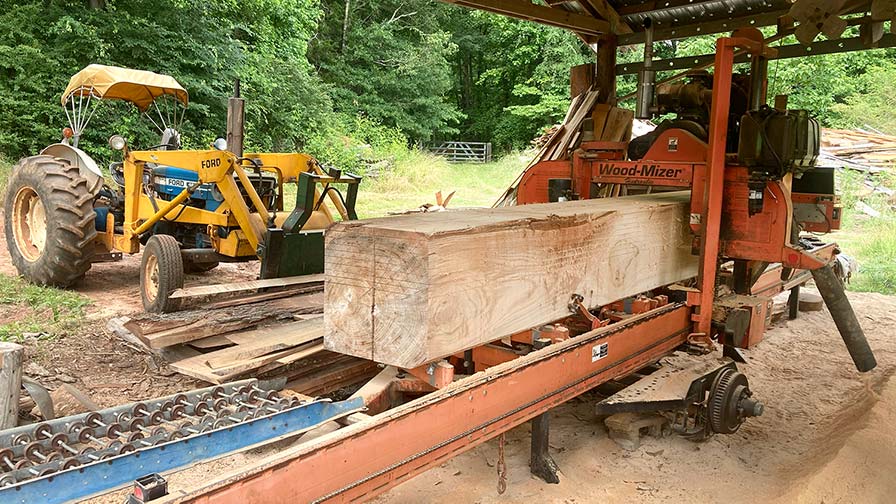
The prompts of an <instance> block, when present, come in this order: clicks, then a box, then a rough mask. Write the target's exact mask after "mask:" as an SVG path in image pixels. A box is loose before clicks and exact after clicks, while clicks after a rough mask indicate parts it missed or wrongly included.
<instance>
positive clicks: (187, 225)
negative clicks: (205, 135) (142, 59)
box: [4, 65, 361, 312]
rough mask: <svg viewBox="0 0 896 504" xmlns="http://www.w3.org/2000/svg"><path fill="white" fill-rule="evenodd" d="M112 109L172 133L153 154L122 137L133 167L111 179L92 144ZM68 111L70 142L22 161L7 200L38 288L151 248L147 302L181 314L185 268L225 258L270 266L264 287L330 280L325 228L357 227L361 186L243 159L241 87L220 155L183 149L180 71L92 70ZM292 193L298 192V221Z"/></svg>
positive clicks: (145, 277) (145, 267)
mask: <svg viewBox="0 0 896 504" xmlns="http://www.w3.org/2000/svg"><path fill="white" fill-rule="evenodd" d="M103 100H122V101H125V102H128V103H130V104H133V105H134V106H135V107H136V108H137V110H138V111H139V112H140V113H142V114H143V115H144V116H145V117H146V118H147V119H148V120H149V121H150V122H151V123H152V124H153V125H155V127H156V128H157V129H158V131H159V133H160V135H161V138H160V141H159V143H158V144H157V145H154V146H151V147H149V148H146V149H143V150H137V149H131V148H130V146H129V145H128V142H127V141H126V139H125V138H124V137H122V136H120V135H114V136H112V137H111V138H110V139H109V146H110V147H111V148H112V149H113V150H115V151H119V152H121V155H122V160H121V161H118V162H113V163H111V164H110V165H109V169H108V173H106V174H104V173H103V170H101V169H100V168H99V166H98V164H97V162H96V161H94V160H93V159H92V158H91V157H90V155H88V154H87V153H86V152H84V151H83V150H81V149H80V148H78V143H79V139H80V137H81V135H82V134H83V132H84V129H85V127H86V126H87V125H88V123H89V122H90V119H91V117H92V116H93V113H94V112H95V110H96V107H97V106H98V102H101V101H103ZM61 102H62V106H63V108H64V109H65V111H66V116H67V118H68V122H69V126H68V127H67V128H65V129H64V130H63V139H62V141H61V142H59V143H55V144H52V145H50V146H48V147H46V148H45V149H43V150H42V151H41V152H40V154H39V155H37V156H31V157H26V158H24V159H22V160H20V161H19V162H18V163H17V164H16V166H15V167H14V168H13V171H12V174H11V176H10V179H9V186H8V188H7V192H6V195H5V200H4V211H5V215H6V222H5V232H6V243H7V247H8V248H9V253H10V256H11V258H12V262H13V264H14V265H15V267H16V269H17V270H18V272H19V274H20V275H21V276H22V277H24V278H25V279H26V280H28V281H30V282H32V283H35V284H40V285H51V286H56V287H69V286H71V285H73V284H74V283H76V282H77V281H78V280H79V279H81V278H82V277H83V276H84V275H85V274H86V273H87V271H88V270H89V269H90V267H91V264H92V263H93V262H98V261H108V260H117V259H120V258H121V254H122V253H126V254H135V253H137V252H139V251H140V250H141V248H142V249H143V256H142V259H141V268H140V293H141V297H142V300H143V306H144V308H145V309H146V310H147V311H150V312H167V311H172V310H176V309H177V308H178V301H177V299H174V298H172V297H171V294H172V293H173V292H174V291H176V290H177V289H180V288H182V287H183V286H184V273H185V272H204V271H209V270H211V269H213V268H214V267H216V266H217V265H218V263H220V262H240V261H251V260H260V261H261V274H260V277H261V278H263V279H264V278H278V277H284V276H294V275H307V274H314V273H320V272H322V271H323V233H324V230H325V229H326V228H327V226H329V225H330V224H331V223H333V222H334V221H335V220H337V217H338V218H339V219H341V220H350V219H357V215H356V213H355V202H356V200H357V194H358V186H359V184H360V182H361V178H360V177H358V176H356V175H352V174H348V173H342V172H341V171H339V170H337V169H334V168H329V169H327V170H325V169H324V168H323V167H322V165H321V164H320V163H319V162H318V161H317V160H316V159H315V158H313V157H312V156H309V155H307V154H301V153H246V154H244V153H243V152H242V151H243V148H242V144H243V130H244V128H243V116H244V110H245V102H244V100H243V99H242V98H240V96H239V82H237V84H236V86H235V91H234V96H233V97H232V98H230V99H229V100H228V113H227V136H226V138H218V139H217V140H215V141H214V143H213V144H212V145H211V146H210V148H209V149H208V150H183V149H182V148H181V134H180V132H179V131H178V127H179V126H180V125H181V124H182V123H183V118H184V115H185V111H186V108H187V105H188V103H189V96H188V93H187V91H186V90H185V89H184V88H183V87H182V86H181V85H180V84H179V83H178V82H177V81H176V80H175V79H174V78H172V77H170V76H167V75H161V74H157V73H153V72H148V71H142V70H132V69H126V68H119V67H113V66H105V65H90V66H88V67H86V68H84V69H83V70H81V71H80V72H78V73H77V74H75V75H74V76H73V77H72V78H71V80H70V82H69V85H68V87H67V88H66V89H65V91H64V92H63V94H62V100H61ZM288 184H295V185H296V186H297V187H296V194H297V196H296V204H295V207H294V209H292V210H291V211H289V212H287V211H285V210H284V203H285V199H286V195H285V191H284V187H285V186H287V185H288ZM339 188H342V190H340V189H339ZM343 191H344V192H345V194H343Z"/></svg>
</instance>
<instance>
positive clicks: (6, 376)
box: [0, 342, 25, 430]
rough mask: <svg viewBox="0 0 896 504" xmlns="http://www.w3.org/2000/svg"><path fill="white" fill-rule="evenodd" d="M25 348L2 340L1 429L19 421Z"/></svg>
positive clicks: (0, 360) (0, 370) (0, 376)
mask: <svg viewBox="0 0 896 504" xmlns="http://www.w3.org/2000/svg"><path fill="white" fill-rule="evenodd" d="M24 357H25V348H24V347H23V346H22V345H17V344H15V343H7V342H0V430H2V429H11V428H13V427H15V426H16V425H18V423H19V391H20V390H21V389H22V360H23V358H24Z"/></svg>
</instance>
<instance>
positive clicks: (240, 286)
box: [171, 274, 324, 299]
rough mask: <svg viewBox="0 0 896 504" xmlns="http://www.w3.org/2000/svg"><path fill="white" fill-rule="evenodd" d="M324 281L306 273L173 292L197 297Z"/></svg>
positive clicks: (174, 295)
mask: <svg viewBox="0 0 896 504" xmlns="http://www.w3.org/2000/svg"><path fill="white" fill-rule="evenodd" d="M323 281H324V276H323V275H322V274H319V275H304V276H293V277H284V278H270V279H267V280H247V281H245V282H232V283H228V284H214V285H198V286H195V287H187V288H183V289H177V290H176V291H174V292H172V293H171V298H172V299H184V298H195V297H205V296H216V295H222V294H235V293H241V292H251V291H256V290H259V289H270V288H274V287H290V286H293V285H308V284H313V283H320V282H323Z"/></svg>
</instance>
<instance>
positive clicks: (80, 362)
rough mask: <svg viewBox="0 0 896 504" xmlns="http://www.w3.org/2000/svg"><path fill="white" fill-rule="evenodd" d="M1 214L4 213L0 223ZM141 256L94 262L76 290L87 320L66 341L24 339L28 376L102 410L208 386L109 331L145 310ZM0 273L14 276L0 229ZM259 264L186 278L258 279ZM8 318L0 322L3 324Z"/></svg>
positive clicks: (193, 282) (201, 281) (193, 281)
mask: <svg viewBox="0 0 896 504" xmlns="http://www.w3.org/2000/svg"><path fill="white" fill-rule="evenodd" d="M2 219H3V216H2V214H0V222H2ZM140 257H141V256H140V255H139V254H136V255H132V256H129V255H125V256H124V257H123V259H122V260H121V261H118V262H107V263H96V264H94V265H93V266H92V267H91V269H90V271H88V272H87V275H86V276H85V277H84V279H82V280H81V281H80V282H79V283H78V284H77V285H76V286H74V287H73V290H75V291H77V292H79V293H81V294H83V295H85V296H87V297H88V298H89V299H90V300H91V304H90V305H88V306H87V308H86V322H85V323H84V324H83V325H82V327H81V329H80V330H79V331H77V332H76V333H74V334H70V335H68V336H66V337H65V338H60V339H51V340H35V339H29V340H27V341H25V347H26V357H27V359H28V361H27V362H29V363H30V366H29V365H26V367H25V368H24V369H25V373H26V374H28V375H29V376H30V377H31V378H34V379H36V380H38V381H39V382H40V383H41V384H43V385H44V386H45V387H47V388H49V389H51V390H52V389H55V388H56V387H58V386H60V385H61V384H62V383H64V382H65V383H71V384H72V385H74V386H75V387H77V388H78V389H80V390H81V391H83V392H84V393H85V394H87V395H88V396H89V397H90V398H91V399H92V400H93V401H94V402H96V403H97V405H99V406H100V407H109V406H115V405H117V404H121V403H124V402H129V401H137V400H144V399H149V398H152V397H158V396H162V395H168V394H173V393H175V392H177V391H180V390H185V389H191V388H197V387H202V386H206V385H207V384H205V383H203V382H199V381H196V380H193V379H192V378H187V377H184V376H181V375H179V374H176V373H175V372H174V371H172V370H170V369H168V368H167V366H165V363H164V362H159V361H156V360H154V359H153V358H152V357H150V356H148V355H146V354H143V353H140V352H135V351H133V350H132V349H130V348H128V347H126V346H124V345H123V344H122V342H121V340H120V339H119V338H118V337H116V336H115V335H113V334H112V333H110V332H109V331H108V330H107V329H106V323H107V322H108V320H109V319H110V318H113V317H119V316H123V315H128V314H132V313H136V312H142V311H143V304H142V301H141V300H140ZM0 273H3V274H7V275H16V270H15V267H13V265H12V263H11V262H10V258H9V252H8V250H7V248H6V237H5V236H4V234H3V228H2V227H0ZM257 275H258V265H257V264H256V263H249V264H222V265H220V266H219V267H218V268H215V270H213V272H209V273H204V274H199V275H187V278H186V282H187V285H202V284H208V283H218V282H231V281H240V280H254V279H255V278H256V277H257ZM2 323H4V320H2V319H0V324H2Z"/></svg>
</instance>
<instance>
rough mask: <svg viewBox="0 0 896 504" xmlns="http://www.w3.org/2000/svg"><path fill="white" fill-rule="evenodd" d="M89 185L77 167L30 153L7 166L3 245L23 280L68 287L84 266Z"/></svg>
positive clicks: (89, 253) (88, 246) (89, 242)
mask: <svg viewBox="0 0 896 504" xmlns="http://www.w3.org/2000/svg"><path fill="white" fill-rule="evenodd" d="M93 198H94V195H93V193H91V190H90V185H89V183H88V181H87V179H86V178H84V177H83V176H82V175H81V172H80V171H79V169H78V167H77V166H72V165H71V164H70V163H69V162H68V161H65V160H63V159H57V158H53V157H52V156H32V157H28V158H25V159H22V160H21V161H19V163H18V164H17V165H16V166H15V168H13V171H12V175H11V176H10V178H9V187H8V188H7V190H6V198H5V202H4V206H3V208H4V213H5V214H6V219H5V220H6V222H5V223H4V231H5V232H6V246H7V248H8V249H9V255H10V258H11V259H12V263H13V265H14V266H15V267H16V270H18V272H19V274H20V275H22V276H23V277H25V279H26V280H28V281H29V282H32V283H35V284H39V285H52V286H55V287H68V286H70V285H72V284H74V283H75V282H77V281H78V280H80V279H81V277H83V276H84V273H86V272H87V270H89V269H90V263H91V260H92V259H93V255H94V244H93V240H94V238H96V228H95V224H94V220H95V219H96V214H95V213H94V211H93Z"/></svg>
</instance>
